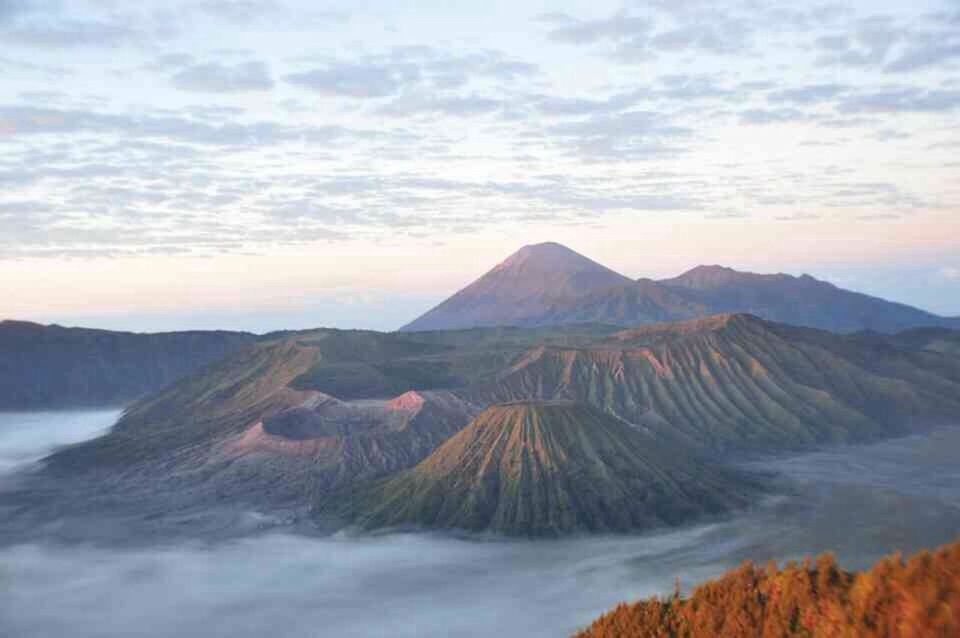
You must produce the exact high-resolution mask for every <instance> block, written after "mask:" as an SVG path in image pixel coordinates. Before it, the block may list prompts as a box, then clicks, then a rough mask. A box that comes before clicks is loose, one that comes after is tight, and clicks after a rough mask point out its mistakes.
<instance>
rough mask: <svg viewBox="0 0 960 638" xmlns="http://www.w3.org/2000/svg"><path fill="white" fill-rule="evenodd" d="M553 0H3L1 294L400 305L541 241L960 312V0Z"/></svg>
mask: <svg viewBox="0 0 960 638" xmlns="http://www.w3.org/2000/svg"><path fill="white" fill-rule="evenodd" d="M546 9H547V7H546V6H545V5H543V4H542V3H535V2H523V1H521V2H516V1H511V2H506V1H505V0H493V1H492V2H486V3H482V4H481V3H455V4H450V3H442V2H427V3H417V5H416V6H409V5H397V4H396V3H392V2H386V1H385V0H367V1H365V2H346V1H345V0H328V1H327V2H324V3H308V2H304V1H303V0H285V1H284V0H203V1H202V2H183V3H175V4H174V5H170V3H166V2H164V3H161V2H143V3H137V4H136V5H132V4H129V3H127V4H115V3H104V2H98V1H95V0H79V1H77V2H69V3H68V2H63V1H61V0H13V1H7V2H2V3H0V72H2V73H3V75H4V83H3V86H2V87H0V150H2V156H0V184H2V185H3V190H2V192H0V228H2V229H3V233H2V235H0V297H2V298H3V302H2V303H0V316H2V317H9V318H15V319H25V320H34V321H40V322H44V323H50V322H56V323H60V324H67V325H87V326H93V327H103V328H123V329H134V330H171V329H185V328H225V329H247V330H254V331H257V332H263V331H268V330H274V329H280V328H303V327H312V326H318V325H329V326H338V327H358V328H378V329H392V328H396V327H398V326H400V325H402V324H404V323H405V322H407V321H409V320H410V319H412V318H413V317H415V316H416V315H418V314H420V312H422V311H424V310H426V309H427V308H429V307H430V306H432V305H433V304H434V303H436V302H438V301H440V300H441V299H443V298H444V297H446V296H447V295H449V294H450V293H452V292H454V291H456V290H457V289H459V288H460V287H461V286H463V285H465V284H466V283H468V282H469V281H471V280H472V279H473V278H475V277H477V276H478V275H480V274H482V273H483V272H484V271H486V270H487V269H488V268H490V267H492V266H493V265H494V264H495V263H497V262H498V261H499V260H501V259H503V258H504V257H506V256H507V255H508V254H510V253H511V252H512V251H513V250H515V249H516V248H518V247H519V246H520V245H522V244H526V243H534V242H540V241H548V240H553V241H558V242H561V243H564V244H566V245H568V246H570V247H572V248H574V249H575V250H577V251H579V252H582V253H583V254H585V255H587V256H589V257H591V258H593V259H595V260H597V261H600V262H602V263H604V264H606V265H608V266H610V267H611V268H614V269H615V270H618V271H619V272H622V273H624V274H626V275H628V276H631V277H641V276H644V277H651V278H662V277H668V276H672V275H677V274H679V273H680V272H683V271H684V270H686V269H688V268H690V267H693V266H695V265H697V264H701V263H720V264H724V265H728V266H731V267H735V268H737V269H741V270H750V271H755V272H786V273H791V274H801V273H810V274H812V275H814V276H815V277H818V278H821V279H825V280H828V281H831V282H833V283H836V284H837V285H840V286H843V287H846V288H851V289H854V290H858V291H862V292H865V293H868V294H871V295H876V296H880V297H883V298H887V299H891V300H895V301H900V302H903V303H907V304H911V305H915V306H918V307H921V308H924V309H927V310H930V311H932V312H936V313H939V314H943V315H960V232H955V231H956V229H957V228H958V219H957V216H958V211H960V181H958V180H957V179H956V175H957V172H958V169H960V162H958V161H957V159H956V152H957V149H958V148H960V54H958V51H960V40H958V37H960V36H958V34H960V28H958V27H960V12H958V10H957V7H956V3H955V2H952V1H951V0H918V1H917V2H910V3H906V2H895V1H893V0H885V1H883V2H867V1H866V0H849V1H844V2H825V3H820V4H816V5H806V6H803V7H799V8H798V7H797V6H796V3H791V2H786V1H782V2H771V3H760V4H757V3H754V2H751V1H749V0H726V1H725V2H720V3H717V2H706V1H704V0H686V1H683V2H667V1H661V0H656V1H653V2H635V1H633V0H601V1H599V2H586V1H585V0H565V1H564V2H556V3H551V4H550V6H549V11H546ZM545 11H546V12H545Z"/></svg>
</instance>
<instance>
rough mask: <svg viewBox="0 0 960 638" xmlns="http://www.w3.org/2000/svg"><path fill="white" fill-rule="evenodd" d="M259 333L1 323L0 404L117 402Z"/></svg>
mask: <svg viewBox="0 0 960 638" xmlns="http://www.w3.org/2000/svg"><path fill="white" fill-rule="evenodd" d="M255 339H256V336H255V335H252V334H249V333H243V332H222V331H216V332H201V331H195V332H168V333H157V334H139V333H132V332H113V331H109V330H90V329H86V328H64V327H61V326H57V325H51V326H44V325H40V324H36V323H29V322H25V321H0V410H36V409H49V408H65V407H79V406H96V405H119V404H122V403H126V402H128V401H131V400H133V399H136V398H138V397H140V396H143V395H145V394H148V393H150V392H154V391H156V390H159V389H160V388H162V387H163V386H165V385H167V384H169V383H171V382H173V381H175V380H177V379H180V378H182V377H184V376H186V375H187V374H189V373H191V372H193V371H195V370H197V369H199V368H202V367H203V366H206V365H208V364H210V363H212V362H214V361H216V360H218V359H221V358H223V357H224V356H225V355H227V354H228V353H230V352H234V351H236V350H237V349H238V348H240V347H242V346H244V345H246V344H249V343H251V342H252V341H254V340H255Z"/></svg>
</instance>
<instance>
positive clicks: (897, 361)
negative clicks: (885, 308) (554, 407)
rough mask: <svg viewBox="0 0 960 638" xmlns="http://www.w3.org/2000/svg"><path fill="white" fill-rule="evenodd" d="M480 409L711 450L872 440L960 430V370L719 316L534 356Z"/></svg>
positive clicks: (929, 354) (927, 357)
mask: <svg viewBox="0 0 960 638" xmlns="http://www.w3.org/2000/svg"><path fill="white" fill-rule="evenodd" d="M470 397H471V400H472V401H474V402H477V403H494V402H504V401H515V400H529V399H541V400H557V399H564V400H573V401H578V402H584V403H590V404H592V405H594V406H597V407H599V408H601V409H603V410H605V411H608V412H611V413H613V414H617V415H619V416H620V417H622V418H624V419H626V420H628V421H630V422H632V423H636V424H642V425H643V426H645V427H648V428H650V429H651V430H652V431H655V432H657V433H659V434H660V435H662V436H663V437H667V438H679V439H681V440H683V441H685V442H687V443H689V444H692V445H694V446H696V447H698V448H700V449H708V450H715V451H720V450H751V451H761V450H783V449H789V448H796V447H802V446H806V445H811V444H817V443H827V442H841V441H843V442H847V441H865V440H872V439H876V438H879V437H882V436H893V435H898V434H904V433H907V432H910V431H911V428H912V427H915V426H923V425H934V424H940V423H949V422H956V420H957V419H958V418H960V359H958V358H957V357H956V356H953V355H951V354H949V353H943V352H938V351H931V350H915V349H910V348H907V347H900V346H898V345H897V344H896V341H895V340H893V339H890V338H887V337H883V336H880V335H866V334H862V335H851V336H841V335H834V334H832V333H828V332H824V331H819V330H812V329H806V328H796V327H791V326H785V325H782V324H775V323H771V322H767V321H764V320H762V319H759V318H757V317H753V316H751V315H719V316H714V317H709V318H706V319H698V320H691V321H686V322H677V323H668V324H655V325H651V326H643V327H639V328H634V329H630V330H626V331H623V332H621V333H618V334H616V335H614V336H613V337H610V338H606V339H604V340H601V341H599V342H598V343H596V344H594V345H590V346H582V347H575V348H564V347H551V346H544V347H539V348H535V349H532V350H530V351H529V352H528V353H527V354H526V355H525V356H524V357H522V358H521V359H520V360H519V361H518V362H517V363H516V364H515V365H514V366H512V367H511V368H510V369H508V370H506V371H505V372H504V373H503V374H501V375H500V377H499V378H498V379H497V380H496V381H495V382H493V383H489V384H483V385H481V386H478V387H475V388H473V389H471V391H470Z"/></svg>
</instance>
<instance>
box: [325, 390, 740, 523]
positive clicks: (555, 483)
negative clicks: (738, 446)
mask: <svg viewBox="0 0 960 638" xmlns="http://www.w3.org/2000/svg"><path fill="white" fill-rule="evenodd" d="M751 493H752V485H751V484H750V483H749V482H748V481H747V480H746V479H740V480H737V478H735V475H734V474H733V473H728V472H725V471H721V470H718V469H713V468H711V467H709V466H705V465H703V464H702V463H700V462H698V461H697V460H695V459H694V458H693V457H692V456H691V455H690V454H689V453H688V451H687V450H684V449H678V448H676V447H665V446H663V445H662V444H660V443H657V442H656V441H655V440H653V438H651V437H650V436H648V435H646V434H644V433H642V432H641V431H639V430H637V429H636V428H634V427H633V426H631V425H629V424H627V423H624V422H623V421H621V420H619V419H617V418H615V417H613V416H610V415H608V414H604V413H602V412H600V411H599V410H596V409H595V408H591V407H588V406H584V405H577V404H572V403H566V402H549V403H542V402H521V403H513V404H507V405H495V406H491V407H489V408H487V409H486V410H484V411H483V412H482V413H481V414H480V415H479V416H477V418H476V419H474V420H473V421H472V422H471V423H470V425H469V426H467V427H466V428H464V429H463V430H462V431H460V432H459V433H458V434H456V435H455V436H453V437H452V438H451V439H450V440H448V441H447V442H446V443H444V444H443V445H441V446H440V447H439V448H438V449H437V450H436V451H435V452H433V453H432V454H430V456H428V457H427V458H426V459H424V460H423V461H422V462H421V463H419V464H418V465H417V466H416V467H414V468H412V469H410V470H408V471H405V472H402V473H400V474H398V475H396V476H394V477H391V478H388V479H384V480H382V481H379V482H376V483H374V484H372V485H369V486H364V487H359V488H353V489H351V488H348V490H347V491H346V492H340V493H334V494H331V495H329V496H327V497H324V498H322V499H320V501H319V502H318V504H317V508H316V513H317V514H318V515H320V516H321V517H322V516H324V515H336V516H339V517H343V518H344V519H346V520H348V521H351V522H355V523H356V524H358V525H360V526H361V527H364V528H379V527H394V526H418V527H427V528H456V529H464V530H472V531H492V532H497V533H505V534H521V535H531V536H537V535H555V534H562V533H571V532H603V531H615V532H623V531H628V530H637V529H646V528H649V527H655V526H661V525H674V524H677V523H680V522H682V521H685V520H689V519H692V518H695V517H698V516H701V515H706V514H719V513H722V512H725V511H727V510H729V509H730V508H734V507H741V506H743V505H745V504H746V503H747V502H748V498H749V495H750V494H751Z"/></svg>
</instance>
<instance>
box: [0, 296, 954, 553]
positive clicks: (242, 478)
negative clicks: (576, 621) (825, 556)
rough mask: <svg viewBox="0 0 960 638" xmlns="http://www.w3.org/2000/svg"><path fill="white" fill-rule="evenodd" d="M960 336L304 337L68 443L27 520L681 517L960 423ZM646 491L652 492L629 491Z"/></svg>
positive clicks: (27, 485)
mask: <svg viewBox="0 0 960 638" xmlns="http://www.w3.org/2000/svg"><path fill="white" fill-rule="evenodd" d="M958 334H960V333H955V332H951V331H946V330H942V329H931V328H924V329H917V330H912V331H908V332H905V333H900V334H896V335H882V334H877V333H866V332H863V333H857V334H852V335H837V334H833V333H830V332H826V331H821V330H815V329H810V328H800V327H795V326H787V325H784V324H778V323H774V322H769V321H764V320H762V319H759V318H757V317H754V316H750V315H736V314H727V315H718V316H712V317H708V318H704V319H694V320H688V321H683V322H672V323H659V324H650V325H644V326H638V327H634V328H630V329H626V330H620V331H616V332H615V331H612V330H611V329H610V328H609V327H602V326H580V325H578V326H567V327H562V328H550V329H547V328H536V329H517V328H474V329H470V330H464V331H439V332H409V333H379V332H372V331H361V330H314V331H306V332H301V333H285V334H282V335H276V336H272V337H264V338H261V339H259V340H257V341H255V342H253V343H251V344H249V345H247V346H244V347H242V348H240V349H239V350H238V351H236V352H235V353H233V354H231V355H228V356H227V357H226V358H224V359H222V360H221V361H219V362H216V363H214V364H212V365H210V366H208V367H206V368H204V369H202V370H200V371H198V372H196V373H194V374H192V375H190V376H188V377H186V378H184V379H182V380H181V381H179V382H176V383H174V384H172V385H170V386H168V387H167V388H165V389H163V390H162V391H160V392H158V393H156V394H154V395H151V396H148V397H145V398H143V399H141V400H139V401H137V402H136V403H134V404H133V405H131V406H130V407H129V408H128V409H127V410H126V412H125V413H124V414H123V416H122V417H121V419H120V420H119V421H118V423H117V424H116V425H115V426H114V427H113V428H112V430H111V431H110V432H109V433H107V434H106V435H104V436H102V437H99V438H97V439H94V440H92V441H87V442H84V443H80V444H78V445H75V446H71V447H68V448H65V449H63V450H60V451H58V452H56V453H55V454H53V455H52V456H50V457H49V458H47V459H46V460H45V463H44V465H43V468H42V469H41V470H39V471H38V472H37V473H35V474H34V475H33V476H32V477H31V478H30V479H29V480H25V482H24V486H23V491H22V492H21V496H19V497H17V498H18V499H20V500H19V501H18V503H17V505H16V507H15V508H14V510H13V511H14V512H27V511H28V510H29V511H34V512H36V511H37V508H36V506H35V505H31V507H30V508H21V507H20V505H19V504H20V503H29V504H35V503H37V502H38V500H39V501H44V502H46V503H48V505H47V506H46V507H47V509H45V510H43V511H45V512H47V513H48V514H49V515H50V516H52V517H57V516H61V515H63V514H64V512H71V511H74V510H78V511H79V514H78V515H87V514H88V513H89V512H91V511H96V507H95V505H92V504H97V503H104V504H105V506H109V507H112V508H117V509H120V508H129V509H130V510H131V511H132V516H134V517H137V520H141V519H142V520H144V521H158V522H157V524H158V525H160V524H163V522H164V521H166V520H168V519H167V516H168V515H170V513H171V512H179V511H183V510H186V509H189V508H196V509H198V510H199V511H207V510H210V508H218V507H223V506H224V504H225V503H229V504H230V505H231V506H234V507H236V506H252V507H253V508H254V509H255V510H257V511H260V512H276V511H278V510H280V511H284V512H286V511H288V510H293V511H295V512H298V514H297V516H301V515H302V516H307V515H308V512H309V509H310V508H311V507H312V506H314V505H315V506H316V509H317V512H319V513H320V518H318V519H317V521H318V522H319V524H321V525H323V526H328V525H333V524H335V522H336V518H335V517H340V520H349V521H355V522H356V523H358V524H360V525H362V526H366V527H373V526H381V525H393V524H396V525H404V524H410V525H418V524H419V525H424V526H441V527H463V528H467V529H489V530H493V531H498V532H504V533H511V534H521V535H523V534H559V533H566V532H576V531H588V530H604V529H606V530H610V531H612V530H620V529H628V528H629V529H634V528H642V527H645V526H650V525H658V524H665V523H671V522H675V521H680V520H686V519H688V518H690V517H695V516H697V515H700V514H703V513H711V512H716V511H721V510H722V509H724V508H726V507H729V506H735V505H736V504H737V503H739V502H740V500H738V499H739V498H740V497H743V496H745V495H746V492H741V491H738V490H741V488H742V487H743V486H744V484H743V482H742V481H740V480H738V479H737V477H732V478H731V477H730V475H729V474H727V473H725V472H723V471H722V470H720V469H717V468H716V467H715V466H714V465H713V463H722V462H726V461H728V460H729V459H730V458H731V457H730V454H732V453H742V452H749V453H760V452H763V453H769V452H782V451H785V450H795V449H802V448H805V447H808V446H813V445H818V444H826V443H833V442H857V441H868V440H875V439H879V438H882V437H889V436H898V435H904V434H909V433H912V432H915V431H917V430H919V429H922V428H927V427H931V426H936V425H940V424H951V423H954V424H955V423H957V422H958V420H960V351H958V350H957V348H956V346H957V344H958V343H960V338H958ZM334 391H335V392H334ZM516 402H520V403H519V404H517V405H512V406H511V405H507V406H504V405H502V404H511V403H516ZM487 408H490V410H489V411H488V412H483V411H484V410H485V409H487ZM481 412H483V415H482V416H481V417H478V416H477V415H478V414H481ZM518 415H519V416H518ZM475 417H476V420H475V421H473V425H470V427H469V428H467V430H464V428H465V427H467V426H468V424H471V421H472V420H473V419H474V418H475ZM474 426H476V427H474ZM463 432H468V433H467V434H463ZM490 432H493V433H496V432H500V433H501V436H500V437H499V438H497V437H496V436H494V437H493V438H492V439H491V438H490V437H488V436H487V435H485V434H484V433H490ZM491 436H493V435H491ZM495 441H498V443H496V445H494V447H493V448H491V449H489V450H488V451H489V453H488V451H483V453H482V454H481V455H480V456H474V455H471V452H470V450H480V449H481V448H483V446H490V445H493V444H494V442H495ZM455 442H456V443H455ZM434 454H436V456H431V455H434ZM428 457H429V460H425V459H428ZM628 457H629V458H628ZM484 458H485V459H489V460H490V461H491V462H490V463H489V464H486V465H484V464H481V465H479V466H478V465H477V463H478V462H480V461H481V459H484ZM703 459H710V461H709V462H704V461H703ZM494 460H496V462H495V463H494V462H493V461H494ZM418 464H419V465H418ZM414 466H416V469H410V468H413V467H414ZM548 470H549V471H548ZM511 472H512V473H511ZM518 472H519V473H518ZM477 477H480V478H479V479H478V478H477ZM477 481H480V482H479V483H478V482H477ZM484 481H489V483H486V482H484ZM571 482H572V484H574V487H569V485H570V484H571ZM535 485H536V486H541V485H542V486H543V490H542V491H537V490H539V489H540V488H539V487H537V488H536V489H534V486H535ZM494 486H495V487H496V489H493V487H494ZM581 486H582V487H583V489H585V490H587V491H586V492H584V491H581V490H580V487H581ZM644 486H645V487H644ZM678 486H680V487H678ZM501 487H503V488H504V490H507V489H508V488H509V490H512V491H509V490H508V491H505V492H501V490H500V488H501ZM487 488H490V489H487ZM514 488H516V489H514ZM674 488H677V489H674ZM590 490H593V491H590ZM630 490H640V491H634V492H629V491H630ZM643 490H646V491H643ZM627 493H631V494H641V495H642V498H637V499H636V503H631V504H629V505H628V504H626V503H624V502H621V501H616V503H614V501H612V500H611V499H622V498H625V497H624V495H625V494H627ZM334 494H336V495H337V496H336V497H334V496H333V495H334ZM738 495H739V496H738ZM3 498H4V499H6V498H8V497H6V496H4V497H3ZM464 499H466V500H464ZM451 503H459V504H460V506H457V507H454V506H452V505H450V504H451ZM671 503H672V504H673V505H671ZM0 505H2V503H0ZM441 505H442V506H443V507H441ZM144 508H147V511H146V513H145V512H144ZM147 515H149V516H150V518H143V517H144V516H147ZM38 516H40V514H38ZM43 520H45V519H42V517H41V518H40V519H31V520H29V521H25V522H24V526H23V529H30V528H31V526H33V527H35V526H36V525H40V524H42V523H43ZM145 524H146V523H145Z"/></svg>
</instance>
